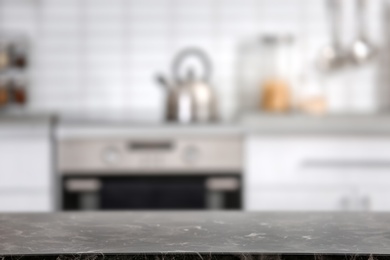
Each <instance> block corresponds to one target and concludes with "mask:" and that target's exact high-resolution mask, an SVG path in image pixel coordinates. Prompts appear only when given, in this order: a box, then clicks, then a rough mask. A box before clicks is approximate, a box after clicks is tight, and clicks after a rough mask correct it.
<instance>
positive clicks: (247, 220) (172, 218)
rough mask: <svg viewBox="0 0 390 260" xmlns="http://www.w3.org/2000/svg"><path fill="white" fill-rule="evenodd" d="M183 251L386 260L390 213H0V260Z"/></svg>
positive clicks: (164, 255)
mask: <svg viewBox="0 0 390 260" xmlns="http://www.w3.org/2000/svg"><path fill="white" fill-rule="evenodd" d="M185 255H187V258H186V259H188V258H204V257H206V256H208V257H211V258H223V259H227V258H229V259H232V258H240V259H247V258H248V259H251V258H253V257H256V259H260V258H261V259H268V258H269V259H309V258H310V259H313V257H314V258H315V259H319V258H324V259H327V258H329V257H332V258H337V259H341V258H343V259H344V257H345V256H351V257H352V256H353V257H356V256H360V258H359V259H373V258H377V259H387V258H388V257H387V256H390V214H387V213H375V214H373V213H282V212H281V213H270V212H269V213H245V212H100V213H93V212H89V213H54V214H0V259H2V257H1V256H3V257H6V258H10V259H11V258H12V257H21V256H22V257H27V258H28V257H30V258H34V257H35V258H36V259H43V257H44V258H45V259H98V258H99V259H100V258H106V259H107V258H111V259H128V258H133V257H134V258H140V256H142V257H143V258H144V259H149V258H150V259H160V258H161V256H162V258H170V259H174V258H183V257H184V256H185ZM297 257H298V258H297Z"/></svg>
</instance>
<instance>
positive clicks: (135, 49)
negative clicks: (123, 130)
mask: <svg viewBox="0 0 390 260" xmlns="http://www.w3.org/2000/svg"><path fill="white" fill-rule="evenodd" d="M351 1H353V0H345V2H351ZM375 1H376V2H378V3H379V2H380V0H375ZM347 4H348V3H347ZM349 4H350V3H349ZM374 9H375V8H374ZM0 12H1V13H0V29H1V30H4V31H15V32H21V33H27V34H28V35H29V37H30V39H31V46H32V48H31V50H32V51H31V57H32V66H31V86H30V103H29V108H30V109H32V110H35V111H56V112H61V113H66V112H77V111H82V112H89V111H104V110H113V111H126V110H128V109H141V110H143V109H145V110H149V111H155V112H156V113H162V112H161V111H162V107H163V98H164V91H163V89H162V88H161V87H160V86H158V85H157V84H156V83H155V82H154V79H153V77H154V75H155V73H157V72H163V73H166V74H168V73H170V62H171V60H172V58H173V56H174V54H175V53H177V51H178V50H180V49H181V48H183V47H186V46H199V47H201V48H203V49H205V50H206V51H207V52H208V53H209V54H210V56H211V58H212V60H213V63H214V75H213V80H212V82H213V85H214V87H215V88H216V89H217V92H218V96H219V99H220V107H221V110H222V111H223V115H224V117H229V115H231V114H232V113H233V111H234V109H235V107H236V97H237V95H236V93H237V88H236V86H235V84H234V82H235V71H234V61H235V50H236V46H237V43H238V42H239V41H240V40H241V39H243V38H245V37H247V36H251V35H255V34H257V33H260V32H270V31H271V32H288V33H293V34H294V35H295V36H296V38H297V39H298V40H299V41H298V42H299V45H300V50H301V51H302V50H303V51H304V52H303V53H304V55H303V57H305V60H307V61H308V63H307V64H308V66H309V67H310V66H312V65H313V64H312V61H313V58H314V57H315V54H316V53H317V52H318V49H319V46H322V45H324V44H326V42H327V40H328V37H327V36H328V33H327V32H328V29H327V23H326V22H327V20H326V12H325V10H324V2H323V0H1V1H0ZM373 12H377V14H379V11H378V8H377V9H376V10H373ZM374 16H375V15H374ZM376 17H378V19H372V20H373V21H372V24H370V25H369V27H370V28H373V29H374V30H375V32H373V33H372V34H373V36H374V39H375V40H378V41H380V37H379V36H380V33H379V29H378V24H379V22H380V20H379V18H380V17H379V15H376ZM346 21H347V22H346V23H345V26H346V27H348V28H347V29H348V30H346V34H345V40H346V41H347V42H348V41H349V40H350V39H351V37H352V35H353V34H354V31H353V29H351V27H353V26H351V23H353V18H348V14H347V18H346ZM348 21H349V23H350V24H348ZM368 85H369V84H368ZM335 96H336V97H335V98H336V99H337V97H338V96H340V95H338V94H336V95H335ZM362 96H363V98H365V97H364V96H365V95H362Z"/></svg>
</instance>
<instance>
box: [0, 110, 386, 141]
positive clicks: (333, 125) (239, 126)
mask: <svg viewBox="0 0 390 260" xmlns="http://www.w3.org/2000/svg"><path fill="white" fill-rule="evenodd" d="M54 118H56V117H55V116H51V115H34V114H25V115H3V116H0V134H3V135H4V134H14V133H18V132H19V133H30V134H33V133H34V132H42V129H46V130H45V131H49V130H48V129H49V128H50V126H53V125H54V126H56V129H55V134H56V136H57V137H58V138H67V137H80V138H81V137H86V136H87V137H97V136H108V135H119V136H137V135H139V136H145V135H146V136H172V135H203V134H204V135H210V134H213V135H224V134H228V135H232V134H234V135H247V134H270V135H275V134H293V135H295V134H305V135H306V134H315V135H329V134H331V135H333V134H338V135H340V134H341V135H390V114H377V115H332V116H330V115H328V116H320V117H314V116H306V115H269V114H268V115H267V114H256V113H254V114H245V115H244V116H242V117H241V118H239V119H238V120H235V121H231V122H219V123H212V124H178V123H164V122H141V123H139V122H137V121H132V120H124V119H121V120H98V119H96V118H93V120H91V119H80V118H78V119H77V120H73V119H71V118H68V117H57V120H54ZM53 122H56V123H55V124H53Z"/></svg>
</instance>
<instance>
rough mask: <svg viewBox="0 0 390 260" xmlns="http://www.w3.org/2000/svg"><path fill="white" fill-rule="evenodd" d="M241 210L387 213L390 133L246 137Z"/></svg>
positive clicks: (389, 204) (388, 207) (388, 209)
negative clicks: (382, 134)
mask: <svg viewBox="0 0 390 260" xmlns="http://www.w3.org/2000/svg"><path fill="white" fill-rule="evenodd" d="M245 154H246V162H245V177H244V179H245V194H244V198H245V201H244V205H245V209H246V210H249V211H252V210H287V211H367V210H370V211H390V189H389V188H388V187H390V137H389V138H386V137H380V138H379V137H343V136H337V137H336V136H317V137H315V136H311V137H301V136H275V137H270V136H267V137H265V136H264V137H263V136H250V137H249V138H248V139H247V140H246V146H245Z"/></svg>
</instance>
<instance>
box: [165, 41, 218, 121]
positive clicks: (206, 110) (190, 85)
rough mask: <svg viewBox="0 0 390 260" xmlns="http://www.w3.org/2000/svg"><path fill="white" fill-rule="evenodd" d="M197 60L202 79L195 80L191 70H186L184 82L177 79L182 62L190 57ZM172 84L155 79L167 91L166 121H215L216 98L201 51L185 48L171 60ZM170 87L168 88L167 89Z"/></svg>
mask: <svg viewBox="0 0 390 260" xmlns="http://www.w3.org/2000/svg"><path fill="white" fill-rule="evenodd" d="M191 56H192V57H195V58H197V59H198V60H199V61H200V62H201V64H202V66H203V73H204V75H203V77H197V76H196V75H195V71H194V69H193V68H188V69H186V71H185V72H186V78H183V77H182V76H181V75H180V71H181V70H182V69H183V64H184V62H185V61H186V60H187V59H188V58H190V57H191ZM172 72H173V77H174V79H173V82H172V83H171V84H170V83H169V82H168V80H166V79H165V78H164V77H163V76H158V78H157V79H158V82H159V84H161V85H163V86H164V87H165V88H166V89H167V91H168V98H167V108H166V109H167V119H168V120H171V121H178V122H181V123H189V122H209V121H213V120H215V119H216V118H217V111H216V98H215V94H214V91H213V89H212V88H211V86H210V85H209V83H208V81H209V80H210V77H211V62H210V60H209V58H208V56H207V55H206V53H205V52H203V51H202V50H200V49H197V48H188V49H184V50H183V51H181V52H180V53H179V54H178V55H177V56H176V58H175V59H174V62H173V66H172ZM170 85H171V86H170Z"/></svg>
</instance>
